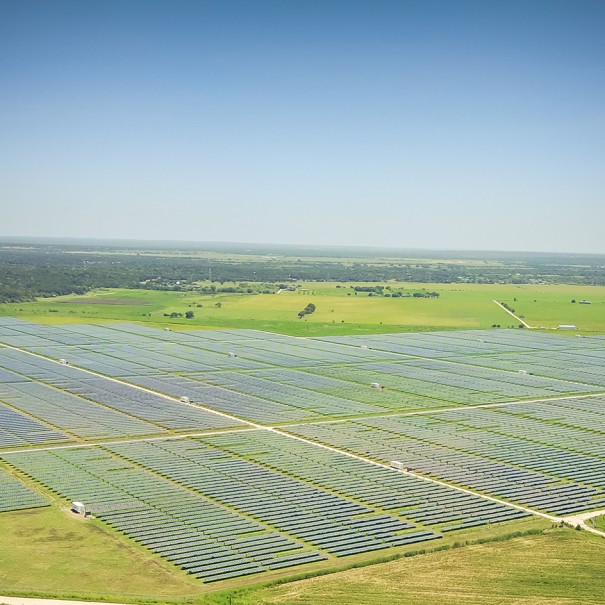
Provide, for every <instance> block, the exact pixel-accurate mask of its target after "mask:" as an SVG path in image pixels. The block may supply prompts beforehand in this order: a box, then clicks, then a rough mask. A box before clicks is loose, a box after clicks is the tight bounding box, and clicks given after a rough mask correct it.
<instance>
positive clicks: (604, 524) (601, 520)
mask: <svg viewBox="0 0 605 605" xmlns="http://www.w3.org/2000/svg"><path fill="white" fill-rule="evenodd" d="M589 523H591V524H592V526H593V527H594V528H595V529H599V530H601V531H605V515H602V516H601V517H595V518H594V519H591V520H590V521H589Z"/></svg>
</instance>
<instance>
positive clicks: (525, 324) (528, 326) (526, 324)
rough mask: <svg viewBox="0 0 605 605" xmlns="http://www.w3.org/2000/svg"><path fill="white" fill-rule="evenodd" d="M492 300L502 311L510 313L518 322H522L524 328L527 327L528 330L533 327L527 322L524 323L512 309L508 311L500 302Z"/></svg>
mask: <svg viewBox="0 0 605 605" xmlns="http://www.w3.org/2000/svg"><path fill="white" fill-rule="evenodd" d="M493 302H495V303H496V304H497V305H498V306H499V307H500V308H501V309H502V310H503V311H506V312H507V313H508V314H509V315H512V316H513V317H514V318H515V319H516V320H517V321H518V322H519V323H522V324H523V325H524V326H525V327H526V328H529V329H530V330H532V329H533V328H532V327H531V326H530V325H529V324H528V323H525V322H524V321H523V320H522V319H521V318H520V317H517V316H516V315H515V314H514V313H513V312H512V311H509V310H508V309H507V308H506V307H505V306H504V305H503V304H502V303H499V302H498V301H497V300H494V301H493Z"/></svg>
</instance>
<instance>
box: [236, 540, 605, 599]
mask: <svg viewBox="0 0 605 605" xmlns="http://www.w3.org/2000/svg"><path fill="white" fill-rule="evenodd" d="M604 571H605V539H603V538H599V537H598V536H595V535H592V534H589V533H588V532H578V531H575V530H572V529H567V528H560V529H556V530H549V531H548V532H547V533H545V534H542V535H532V536H526V537H521V538H515V539H512V540H510V541H507V542H492V543H488V544H481V545H473V546H466V547H463V548H458V549H452V550H449V551H443V552H437V553H432V554H427V555H420V556H416V557H413V558H407V559H400V560H397V561H392V562H390V563H384V564H381V565H375V566H371V567H364V568H360V569H352V570H348V571H344V572H340V573H336V574H333V575H330V576H323V577H317V578H311V579H308V580H302V581H298V582H295V583H291V584H284V585H281V586H277V587H274V588H267V589H262V590H259V591H257V592H254V593H252V594H250V595H247V596H242V599H241V601H240V600H234V601H233V603H234V604H236V603H237V604H240V603H241V605H244V604H250V605H251V604H252V603H254V604H262V605H278V604H279V605H322V604H326V605H349V604H351V603H355V604H356V605H391V604H393V605H395V604H396V605H408V604H409V605H416V604H422V605H468V604H477V603H485V604H490V605H492V604H501V605H519V604H523V605H545V604H546V603H548V605H596V604H602V603H605V573H604Z"/></svg>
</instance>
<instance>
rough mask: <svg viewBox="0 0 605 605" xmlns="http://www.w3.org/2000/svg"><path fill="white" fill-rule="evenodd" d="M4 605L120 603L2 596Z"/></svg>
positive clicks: (114, 604) (99, 604) (1, 600)
mask: <svg viewBox="0 0 605 605" xmlns="http://www.w3.org/2000/svg"><path fill="white" fill-rule="evenodd" d="M0 604H2V605H120V604H118V603H94V602H93V601H61V600H58V599H31V598H25V597H0Z"/></svg>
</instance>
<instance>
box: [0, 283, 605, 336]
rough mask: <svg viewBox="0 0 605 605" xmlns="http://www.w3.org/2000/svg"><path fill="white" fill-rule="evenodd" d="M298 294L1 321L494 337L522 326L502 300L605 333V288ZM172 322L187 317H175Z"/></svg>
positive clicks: (342, 286) (79, 305) (30, 308)
mask: <svg viewBox="0 0 605 605" xmlns="http://www.w3.org/2000/svg"><path fill="white" fill-rule="evenodd" d="M206 285H208V284H206ZM223 285H224V286H225V287H228V286H229V285H232V286H236V285H237V284H230V283H229V282H226V283H225V284H223ZM297 285H299V286H300V287H299V288H297V289H296V291H294V292H287V291H283V292H280V293H279V294H228V293H219V294H214V295H204V294H201V293H197V292H195V291H187V292H170V291H153V290H126V289H99V290H95V291H93V292H91V293H88V294H87V295H85V296H75V295H70V296H60V297H56V298H47V299H39V300H38V301H36V302H22V303H10V304H9V303H5V304H0V316H9V317H18V318H20V319H25V320H29V321H34V322H37V323H44V324H73V323H85V324H91V323H92V324H94V323H97V324H98V323H107V322H139V323H146V324H148V325H150V326H153V327H163V326H171V327H173V328H175V329H176V328H179V329H189V328H192V327H196V328H211V329H240V328H250V327H251V326H252V327H255V328H256V329H258V330H265V331H270V332H279V333H283V334H290V335H298V336H322V335H328V334H331V335H350V334H376V333H389V332H391V333H397V332H408V331H421V330H424V331H426V330H450V329H486V328H490V327H491V326H492V325H500V326H502V328H508V327H514V328H517V326H518V324H519V322H518V321H516V320H515V319H514V318H513V317H511V316H510V315H509V314H507V313H506V311H504V310H503V309H502V308H500V307H498V306H497V305H496V304H495V303H494V300H496V301H500V302H505V303H506V304H507V305H509V306H510V307H511V308H513V309H515V312H516V313H517V314H518V315H519V316H520V317H523V318H525V319H524V320H525V321H527V322H528V323H529V324H530V325H531V326H534V327H536V328H540V327H542V328H545V329H552V328H556V327H557V326H558V325H560V324H574V325H577V327H578V333H581V334H586V335H590V334H605V313H604V312H603V309H605V306H604V305H605V287H601V286H570V285H513V284H506V285H498V284H491V285H482V284H435V283H398V282H388V283H385V284H384V286H385V287H388V288H390V289H391V290H385V291H384V292H385V293H387V294H389V296H383V295H380V296H378V295H376V293H374V292H362V291H356V290H355V288H364V287H365V288H374V287H375V286H376V285H377V284H375V283H360V282H351V283H336V282H309V283H305V282H299V283H298V284H297ZM397 290H399V291H400V292H401V293H402V294H403V296H401V297H393V296H392V295H391V291H393V292H394V291H397ZM427 292H435V293H437V294H438V295H439V296H438V297H436V298H423V297H414V293H418V294H424V293H427ZM370 294H371V296H370ZM572 300H575V301H576V302H575V303H572V302H571V301H572ZM309 302H312V303H314V304H315V305H316V307H317V309H316V311H315V312H314V313H313V314H312V315H308V316H306V317H304V318H303V319H299V318H298V312H299V311H300V310H301V309H303V308H304V307H305V306H306V305H307V304H308V303H309ZM582 302H583V303H587V302H590V304H581V303H582ZM187 311H192V312H193V313H194V317H192V318H190V319H186V318H185V317H184V314H185V313H186V312H187ZM172 313H175V314H178V313H180V314H181V317H178V316H177V317H170V315H171V314H172Z"/></svg>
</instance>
